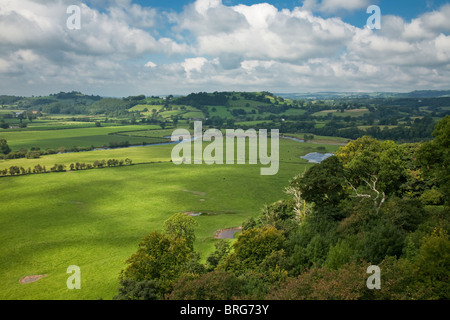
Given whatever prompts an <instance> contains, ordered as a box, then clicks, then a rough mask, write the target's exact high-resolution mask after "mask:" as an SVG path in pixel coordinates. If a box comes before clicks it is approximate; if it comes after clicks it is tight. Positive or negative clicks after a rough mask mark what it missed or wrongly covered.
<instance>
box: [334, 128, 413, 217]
mask: <svg viewBox="0 0 450 320" xmlns="http://www.w3.org/2000/svg"><path fill="white" fill-rule="evenodd" d="M336 156H337V157H338V158H339V160H340V161H341V162H342V165H343V167H344V176H345V180H346V181H347V184H348V186H349V187H350V190H352V192H353V196H354V197H358V198H369V199H372V201H373V204H374V208H375V210H376V212H379V211H380V209H381V207H382V205H383V204H384V202H385V200H386V196H387V195H388V194H390V193H394V192H395V191H396V190H397V189H398V188H399V187H400V185H401V184H402V183H403V182H404V181H405V180H406V171H405V169H404V168H405V160H404V159H403V157H402V152H401V149H400V148H399V147H398V145H396V144H395V142H393V141H389V140H388V141H383V142H382V141H378V140H376V139H373V138H370V137H368V136H364V137H362V138H358V139H356V140H355V141H351V142H350V143H349V144H347V145H346V146H345V147H342V148H340V149H339V150H338V152H336Z"/></svg>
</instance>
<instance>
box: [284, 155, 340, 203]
mask: <svg viewBox="0 0 450 320" xmlns="http://www.w3.org/2000/svg"><path fill="white" fill-rule="evenodd" d="M344 184H345V180H344V171H343V167H342V164H341V163H340V162H339V159H338V158H337V157H329V158H327V159H326V160H324V161H322V162H321V163H320V164H316V165H314V166H313V167H312V168H310V169H309V170H308V171H307V172H306V173H305V174H304V175H303V176H302V177H299V178H297V179H296V180H294V181H292V182H291V186H294V187H295V186H298V188H299V189H300V191H301V193H302V197H303V198H304V199H305V200H306V201H308V202H314V203H315V204H316V205H317V206H319V207H326V206H336V205H337V204H338V203H339V202H340V201H341V200H343V199H344V198H345V197H346V193H345V189H344Z"/></svg>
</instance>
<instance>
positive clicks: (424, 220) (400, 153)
mask: <svg viewBox="0 0 450 320" xmlns="http://www.w3.org/2000/svg"><path fill="white" fill-rule="evenodd" d="M449 137H450V116H447V117H446V118H444V119H442V120H441V121H440V122H439V123H438V125H437V126H436V128H435V130H434V139H433V140H432V141H430V142H426V143H417V144H402V145H399V144H396V143H394V142H392V141H384V142H381V141H378V140H376V139H373V138H370V137H363V138H359V139H357V140H355V141H352V142H350V143H349V144H348V145H347V146H345V147H342V148H340V149H339V151H338V152H337V153H336V155H335V156H333V157H330V158H328V159H326V160H324V161H323V162H322V163H320V164H316V165H314V166H312V167H310V169H309V170H307V171H306V172H304V173H303V174H300V175H298V176H296V177H295V178H294V179H293V180H292V181H291V183H290V184H289V186H288V188H287V189H286V193H287V198H286V199H284V200H281V201H279V202H276V203H273V204H271V205H269V206H266V207H265V208H264V209H263V210H262V213H261V214H260V215H259V216H258V217H257V218H256V219H255V218H250V219H248V220H247V221H245V223H244V224H243V231H242V233H241V234H240V235H239V236H238V238H237V239H236V241H235V242H233V244H231V242H229V241H227V240H220V241H218V242H217V243H216V250H215V251H214V252H213V253H212V254H211V255H209V256H208V257H207V259H206V263H201V262H200V256H199V254H198V253H197V252H195V250H194V240H195V229H194V227H195V223H196V220H195V219H194V218H192V217H190V216H187V215H185V214H176V215H174V216H173V217H171V218H170V219H169V220H168V221H166V223H165V225H164V231H163V232H153V233H151V234H150V235H148V236H147V237H145V238H144V239H143V240H142V241H141V243H140V244H139V248H138V251H137V252H136V253H135V254H133V255H132V256H131V257H130V259H129V260H128V261H127V267H126V268H125V269H124V270H123V271H122V273H121V275H120V287H119V292H118V295H117V296H116V297H115V298H116V299H176V300H180V299H189V300H191V299H199V300H206V299H220V300H224V299H226V300H228V299H283V300H285V299H302V300H304V299H359V300H364V299H383V300H385V299H400V300H405V299H449V298H450V281H449V280H450V279H449V277H450V272H449V271H450V255H449V252H450V240H449V237H448V234H449V232H450V214H449V213H450V210H449V206H450V197H449V195H450V193H449V192H450V188H449V187H450V182H449V181H450V180H449V172H450V170H449V162H450V154H449V150H450V148H449V142H450V138H449ZM370 265H377V266H378V267H379V268H380V269H381V289H379V290H371V289H370V288H368V287H367V285H366V281H367V278H368V275H367V273H366V270H367V268H368V267H369V266H370Z"/></svg>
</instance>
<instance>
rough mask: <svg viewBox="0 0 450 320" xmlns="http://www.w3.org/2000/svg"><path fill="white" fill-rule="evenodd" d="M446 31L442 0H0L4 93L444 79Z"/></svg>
mask: <svg viewBox="0 0 450 320" xmlns="http://www.w3.org/2000/svg"><path fill="white" fill-rule="evenodd" d="M71 5H75V6H78V7H79V8H80V13H79V15H77V14H76V12H74V11H69V12H68V10H67V9H68V7H69V6H71ZM371 5H376V6H378V7H379V9H380V13H381V14H380V27H381V28H380V29H370V28H369V27H368V26H367V21H368V19H369V18H370V17H371V16H372V14H373V13H374V12H373V11H369V13H368V12H367V9H368V7H369V6H371ZM78 21H79V22H80V24H79V28H73V27H72V26H74V25H75V26H76V24H74V23H76V22H78ZM369 21H373V20H371V19H369ZM449 34H450V2H449V1H438V0H409V1H407V0H395V1H392V0H391V1H387V0H300V1H292V0H279V1H265V2H264V1H263V0H261V1H252V0H190V1H173V0H165V1H164V0H148V1H144V0H85V1H81V0H0V95H2V94H6V95H20V96H32V95H35V96H40V95H42V96H45V95H48V94H50V93H58V92H61V91H65V92H69V91H80V92H82V93H84V94H95V95H101V96H109V97H124V96H130V95H139V94H145V95H147V96H152V95H155V96H158V95H159V96H163V95H168V94H175V95H178V94H188V93H191V92H214V91H269V92H273V93H306V92H324V91H332V92H382V91H389V92H410V91H413V90H443V89H450V85H449V84H450V35H449Z"/></svg>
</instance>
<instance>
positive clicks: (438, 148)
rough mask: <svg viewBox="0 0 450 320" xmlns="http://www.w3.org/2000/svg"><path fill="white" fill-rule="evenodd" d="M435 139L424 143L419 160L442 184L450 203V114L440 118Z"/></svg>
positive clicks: (434, 132) (445, 196)
mask: <svg viewBox="0 0 450 320" xmlns="http://www.w3.org/2000/svg"><path fill="white" fill-rule="evenodd" d="M433 135H434V139H433V140H431V141H430V142H426V143H424V144H423V145H422V147H421V148H420V149H419V151H418V153H417V161H418V163H419V164H420V165H421V166H422V167H423V170H424V171H425V173H427V174H428V175H431V176H432V177H434V178H435V179H436V180H437V181H438V182H439V184H440V189H441V191H442V193H443V194H444V200H445V203H446V204H447V205H450V116H449V115H447V116H446V117H445V118H443V119H442V120H440V121H439V122H438V124H437V125H436V127H435V129H434V131H433Z"/></svg>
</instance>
